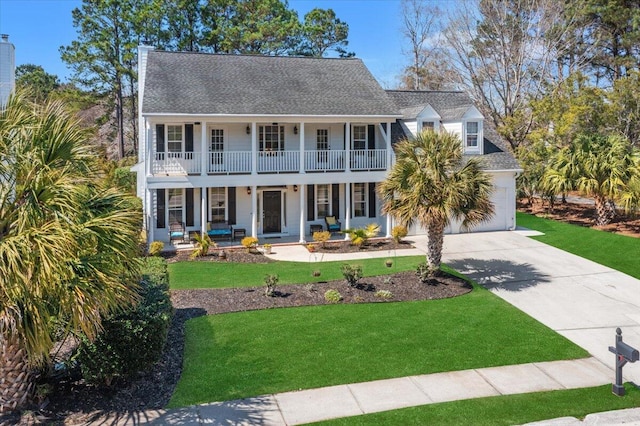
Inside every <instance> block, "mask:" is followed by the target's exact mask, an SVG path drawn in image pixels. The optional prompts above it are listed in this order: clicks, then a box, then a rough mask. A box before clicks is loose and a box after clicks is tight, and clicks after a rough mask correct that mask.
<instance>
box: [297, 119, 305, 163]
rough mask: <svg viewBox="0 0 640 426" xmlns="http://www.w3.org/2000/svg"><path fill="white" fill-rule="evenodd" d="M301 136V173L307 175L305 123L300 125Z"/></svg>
mask: <svg viewBox="0 0 640 426" xmlns="http://www.w3.org/2000/svg"><path fill="white" fill-rule="evenodd" d="M298 134H299V135H300V173H305V172H306V169H305V164H304V122H302V123H300V129H299V133H298Z"/></svg>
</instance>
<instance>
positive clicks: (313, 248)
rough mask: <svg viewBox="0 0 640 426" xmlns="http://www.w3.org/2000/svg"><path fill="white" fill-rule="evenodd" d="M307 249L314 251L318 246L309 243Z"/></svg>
mask: <svg viewBox="0 0 640 426" xmlns="http://www.w3.org/2000/svg"><path fill="white" fill-rule="evenodd" d="M307 250H309V251H310V252H311V253H313V252H315V251H316V246H315V245H314V244H307Z"/></svg>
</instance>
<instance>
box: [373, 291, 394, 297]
mask: <svg viewBox="0 0 640 426" xmlns="http://www.w3.org/2000/svg"><path fill="white" fill-rule="evenodd" d="M375 296H376V297H377V298H379V299H393V293H391V292H390V291H389V290H378V291H376V294H375Z"/></svg>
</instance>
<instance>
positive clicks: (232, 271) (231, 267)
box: [169, 256, 425, 290]
mask: <svg viewBox="0 0 640 426" xmlns="http://www.w3.org/2000/svg"><path fill="white" fill-rule="evenodd" d="M386 259H387V258H384V257H382V258H375V259H359V260H352V261H348V262H346V261H341V262H309V263H308V262H280V261H279V262H272V263H231V262H176V263H171V264H169V278H170V279H169V282H170V283H171V289H172V290H184V289H191V288H229V287H253V286H260V285H262V284H263V283H264V276H265V275H267V274H278V275H279V277H280V281H279V284H304V283H311V282H318V281H331V280H337V279H342V273H341V272H340V267H341V266H342V265H343V264H345V263H350V264H357V265H362V269H363V272H364V274H365V276H375V275H383V274H388V273H390V272H398V271H407V270H412V269H415V268H416V266H417V265H418V263H420V262H424V261H425V257H424V256H402V257H389V259H392V260H393V266H392V267H391V268H387V267H386V266H385V260H386ZM315 270H318V271H320V272H321V275H320V277H314V276H312V275H311V274H312V272H313V271H315Z"/></svg>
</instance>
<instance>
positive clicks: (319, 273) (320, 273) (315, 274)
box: [311, 269, 322, 277]
mask: <svg viewBox="0 0 640 426" xmlns="http://www.w3.org/2000/svg"><path fill="white" fill-rule="evenodd" d="M311 275H313V276H314V277H319V276H320V275H322V272H320V271H319V270H317V269H316V270H315V271H313V272H312V273H311Z"/></svg>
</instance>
